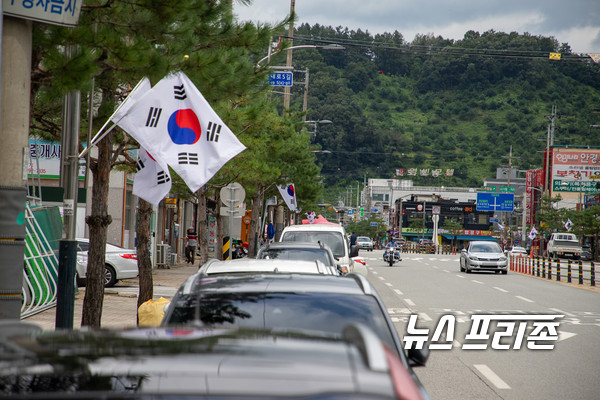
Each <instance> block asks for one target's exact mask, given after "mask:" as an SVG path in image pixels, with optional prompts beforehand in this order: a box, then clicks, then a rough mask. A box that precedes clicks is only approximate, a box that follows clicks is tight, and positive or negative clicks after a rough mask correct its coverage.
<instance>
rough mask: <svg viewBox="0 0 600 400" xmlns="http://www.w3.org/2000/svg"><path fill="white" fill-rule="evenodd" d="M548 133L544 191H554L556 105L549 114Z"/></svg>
mask: <svg viewBox="0 0 600 400" xmlns="http://www.w3.org/2000/svg"><path fill="white" fill-rule="evenodd" d="M548 119H549V120H550V125H548V135H547V137H546V170H545V171H544V192H548V191H550V192H551V191H552V189H551V186H552V177H551V176H550V147H552V146H553V145H554V121H555V120H556V106H552V114H550V116H548Z"/></svg>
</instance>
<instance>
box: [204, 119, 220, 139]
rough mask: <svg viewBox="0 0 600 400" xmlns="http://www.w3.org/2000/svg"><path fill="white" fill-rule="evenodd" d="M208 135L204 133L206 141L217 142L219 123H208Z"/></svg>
mask: <svg viewBox="0 0 600 400" xmlns="http://www.w3.org/2000/svg"><path fill="white" fill-rule="evenodd" d="M207 131H208V135H206V141H208V142H218V141H219V134H220V133H221V125H219V124H215V123H214V122H209V123H208V129H207Z"/></svg>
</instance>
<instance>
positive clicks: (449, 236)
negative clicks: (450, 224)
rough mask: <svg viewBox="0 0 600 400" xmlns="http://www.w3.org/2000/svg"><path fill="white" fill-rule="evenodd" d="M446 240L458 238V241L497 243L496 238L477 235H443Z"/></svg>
mask: <svg viewBox="0 0 600 400" xmlns="http://www.w3.org/2000/svg"><path fill="white" fill-rule="evenodd" d="M442 236H443V237H445V238H446V239H452V238H456V239H458V240H493V241H497V240H496V238H493V237H491V236H477V235H456V236H455V235H442Z"/></svg>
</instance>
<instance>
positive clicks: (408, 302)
mask: <svg viewBox="0 0 600 400" xmlns="http://www.w3.org/2000/svg"><path fill="white" fill-rule="evenodd" d="M404 302H405V303H406V304H408V305H409V306H416V304H415V303H414V301H412V300H411V299H404Z"/></svg>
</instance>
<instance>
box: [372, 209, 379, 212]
mask: <svg viewBox="0 0 600 400" xmlns="http://www.w3.org/2000/svg"><path fill="white" fill-rule="evenodd" d="M377 211H379V210H378V209H376V208H371V212H377Z"/></svg>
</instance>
